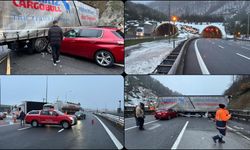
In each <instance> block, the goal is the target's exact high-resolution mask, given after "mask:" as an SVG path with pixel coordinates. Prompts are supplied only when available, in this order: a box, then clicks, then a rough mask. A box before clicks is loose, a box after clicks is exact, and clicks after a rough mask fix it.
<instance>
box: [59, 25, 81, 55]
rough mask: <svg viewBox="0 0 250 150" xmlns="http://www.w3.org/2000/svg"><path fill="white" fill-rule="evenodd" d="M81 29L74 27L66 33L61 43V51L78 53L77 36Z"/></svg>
mask: <svg viewBox="0 0 250 150" xmlns="http://www.w3.org/2000/svg"><path fill="white" fill-rule="evenodd" d="M78 32H79V30H77V29H73V30H70V31H68V32H66V33H65V34H64V38H63V41H62V44H61V52H62V53H67V54H72V55H75V54H76V48H77V36H78Z"/></svg>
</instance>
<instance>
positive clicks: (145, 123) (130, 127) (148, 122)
mask: <svg viewBox="0 0 250 150" xmlns="http://www.w3.org/2000/svg"><path fill="white" fill-rule="evenodd" d="M156 121H159V120H153V121H149V122H147V123H144V125H147V124H150V123H154V122H156ZM137 127H138V126H133V127H129V128H127V129H125V131H127V130H131V129H134V128H137Z"/></svg>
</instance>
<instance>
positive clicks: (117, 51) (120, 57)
mask: <svg viewBox="0 0 250 150" xmlns="http://www.w3.org/2000/svg"><path fill="white" fill-rule="evenodd" d="M112 54H113V55H114V57H115V63H120V64H124V45H122V46H117V47H115V48H114V49H113V50H112Z"/></svg>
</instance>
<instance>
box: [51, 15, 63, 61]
mask: <svg viewBox="0 0 250 150" xmlns="http://www.w3.org/2000/svg"><path fill="white" fill-rule="evenodd" d="M48 38H49V43H50V46H51V48H52V57H53V64H54V66H56V63H59V62H60V59H59V55H60V47H61V43H62V40H63V31H62V29H61V28H60V27H59V26H58V21H57V20H55V21H53V26H52V27H51V28H50V29H49V33H48Z"/></svg>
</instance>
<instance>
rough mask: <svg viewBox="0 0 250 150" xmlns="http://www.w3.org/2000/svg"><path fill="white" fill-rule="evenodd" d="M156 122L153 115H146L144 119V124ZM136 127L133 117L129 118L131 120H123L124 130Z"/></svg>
mask: <svg viewBox="0 0 250 150" xmlns="http://www.w3.org/2000/svg"><path fill="white" fill-rule="evenodd" d="M155 121H157V120H155V117H154V115H146V116H145V119H144V123H150V122H155ZM135 126H136V121H135V117H131V118H125V130H126V129H127V128H133V127H135Z"/></svg>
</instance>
